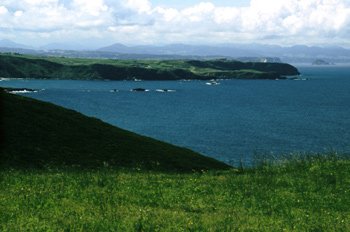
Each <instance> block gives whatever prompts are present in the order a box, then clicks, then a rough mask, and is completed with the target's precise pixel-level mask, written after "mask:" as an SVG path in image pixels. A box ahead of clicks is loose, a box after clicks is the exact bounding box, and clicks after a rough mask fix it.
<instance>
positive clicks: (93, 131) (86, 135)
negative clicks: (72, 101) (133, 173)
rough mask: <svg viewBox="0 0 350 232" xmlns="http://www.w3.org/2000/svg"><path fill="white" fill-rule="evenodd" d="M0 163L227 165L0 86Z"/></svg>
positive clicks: (186, 168)
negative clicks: (0, 116) (0, 108)
mask: <svg viewBox="0 0 350 232" xmlns="http://www.w3.org/2000/svg"><path fill="white" fill-rule="evenodd" d="M0 96H1V100H2V112H1V115H2V116H3V117H2V126H1V128H2V130H3V131H2V134H3V136H4V137H3V138H2V141H3V142H4V143H3V144H2V149H1V156H2V157H1V162H2V164H3V165H4V166H8V167H15V166H17V167H44V166H47V165H50V166H56V165H69V166H71V165H80V166H84V167H98V166H103V165H106V164H108V165H111V166H119V167H139V168H144V169H153V170H160V171H185V172H189V171H192V169H194V170H202V169H204V170H207V169H228V168H229V166H228V165H226V164H224V163H221V162H219V161H217V160H215V159H212V158H209V157H205V156H202V155H200V154H198V153H195V152H193V151H191V150H188V149H185V148H180V147H176V146H173V145H171V144H168V143H165V142H161V141H158V140H155V139H152V138H148V137H144V136H140V135H137V134H134V133H132V132H129V131H125V130H122V129H120V128H117V127H114V126H111V125H109V124H107V123H104V122H102V121H100V120H98V119H96V118H90V117H86V116H84V115H82V114H80V113H77V112H75V111H73V110H68V109H65V108H62V107H59V106H56V105H53V104H50V103H46V102H42V101H38V100H34V99H31V98H26V97H22V96H17V95H12V94H8V93H5V92H3V91H0Z"/></svg>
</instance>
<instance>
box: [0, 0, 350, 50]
mask: <svg viewBox="0 0 350 232" xmlns="http://www.w3.org/2000/svg"><path fill="white" fill-rule="evenodd" d="M1 39H9V40H12V41H14V42H16V43H21V44H26V45H31V46H43V45H46V44H49V43H73V44H80V45H83V46H89V47H94V48H98V47H103V46H108V45H111V44H114V43H122V44H125V45H145V44H148V45H161V44H172V43H184V44H223V43H244V44H247V43H260V44H276V45H281V46H293V45H296V44H303V45H309V46H312V45H340V46H343V47H347V48H350V0H215V1H214V0H207V1H206V0H203V1H201V0H199V1H196V0H166V1H165V0H0V40H1Z"/></svg>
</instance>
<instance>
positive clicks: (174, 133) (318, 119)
mask: <svg viewBox="0 0 350 232" xmlns="http://www.w3.org/2000/svg"><path fill="white" fill-rule="evenodd" d="M296 67H297V68H298V70H299V71H300V72H301V73H302V76H301V77H299V79H307V80H220V81H218V82H219V83H220V84H219V85H207V84H206V83H207V82H206V81H135V82H131V81H74V80H35V79H31V80H24V79H22V80H18V79H10V80H3V81H1V82H0V86H6V87H19V88H22V87H23V88H24V87H25V88H33V89H40V90H41V91H39V92H36V93H23V94H22V95H25V96H28V97H32V98H36V99H40V100H44V101H48V102H52V103H55V104H57V105H60V106H63V107H66V108H69V109H74V110H76V111H79V112H81V113H83V114H85V115H88V116H92V117H96V118H99V119H101V120H103V121H105V122H107V123H110V124H112V125H115V126H118V127H121V128H123V129H127V130H130V131H133V132H135V133H139V134H142V135H145V136H149V137H152V138H156V139H159V140H162V141H166V142H169V143H172V144H175V145H178V146H182V147H187V148H190V149H192V150H194V151H197V152H199V153H201V154H203V155H206V156H210V157H213V158H215V159H218V160H221V161H224V162H227V163H232V164H237V162H239V161H242V162H243V163H244V164H249V163H250V162H251V161H252V159H253V157H254V156H255V155H262V154H273V155H275V156H279V155H284V154H288V153H292V152H294V153H297V152H301V153H304V152H324V151H328V150H330V149H336V150H337V151H339V152H349V151H350V66H324V67H321V66H302V65H299V66H298V65H296ZM134 88H145V89H148V90H149V91H147V92H132V91H131V89H134ZM114 89H116V90H117V91H115V92H113V91H112V90H114ZM161 89H167V90H171V91H166V92H161V91H159V90H161Z"/></svg>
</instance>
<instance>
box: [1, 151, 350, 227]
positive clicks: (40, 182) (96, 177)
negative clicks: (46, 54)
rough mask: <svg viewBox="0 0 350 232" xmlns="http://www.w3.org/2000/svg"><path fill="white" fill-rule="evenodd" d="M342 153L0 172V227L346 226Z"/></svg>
mask: <svg viewBox="0 0 350 232" xmlns="http://www.w3.org/2000/svg"><path fill="white" fill-rule="evenodd" d="M349 187H350V161H349V159H340V158H339V157H338V156H337V155H336V154H335V153H334V154H332V155H328V156H320V155H313V156H305V157H297V158H295V157H292V158H289V159H288V160H287V161H286V160H284V161H278V164H273V163H271V162H260V163H259V164H257V165H256V166H255V167H253V168H248V169H244V168H239V169H234V170H230V171H221V172H218V171H216V172H214V171H213V172H211V171H209V172H207V171H206V170H203V171H201V172H195V173H190V174H176V173H174V174H170V173H160V172H153V171H143V170H140V169H139V168H134V169H119V170H115V169H112V168H110V167H108V164H106V165H105V167H104V168H100V169H95V170H82V169H74V168H68V167H66V168H52V169H50V168H46V169H42V170H35V169H33V170H27V171H23V170H22V171H21V170H13V169H11V170H4V171H2V172H1V188H0V230H1V231H252V230H253V231H254V230H256V231H283V230H285V231H292V230H295V231H349V230H350V212H349V206H350V195H349V191H350V188H349Z"/></svg>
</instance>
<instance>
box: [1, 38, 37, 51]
mask: <svg viewBox="0 0 350 232" xmlns="http://www.w3.org/2000/svg"><path fill="white" fill-rule="evenodd" d="M0 47H3V48H21V49H33V47H30V46H27V45H23V44H19V43H15V42H13V41H11V40H8V39H2V40H0Z"/></svg>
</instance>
